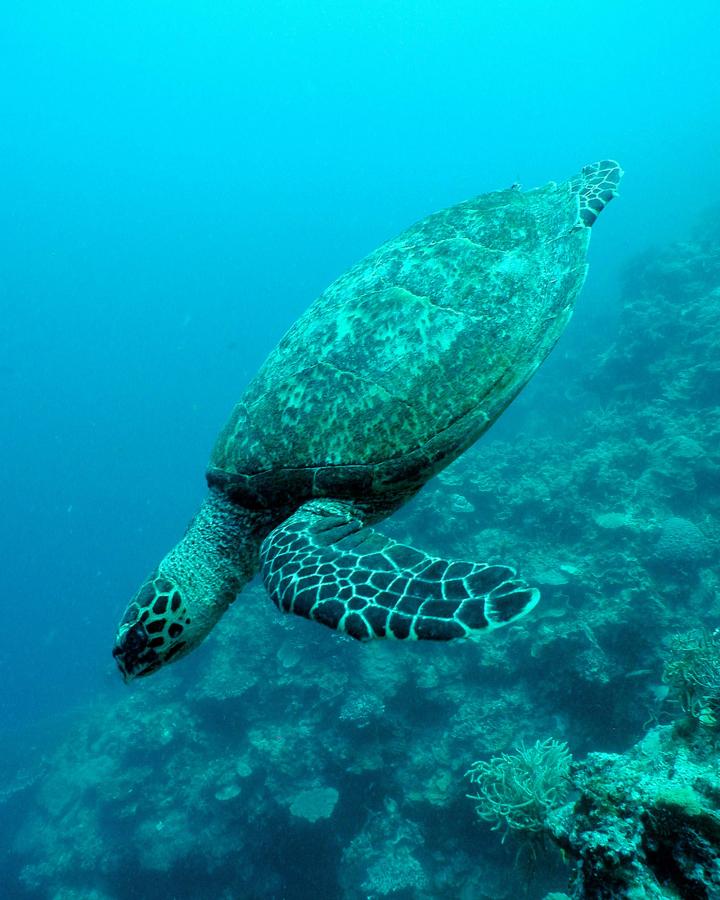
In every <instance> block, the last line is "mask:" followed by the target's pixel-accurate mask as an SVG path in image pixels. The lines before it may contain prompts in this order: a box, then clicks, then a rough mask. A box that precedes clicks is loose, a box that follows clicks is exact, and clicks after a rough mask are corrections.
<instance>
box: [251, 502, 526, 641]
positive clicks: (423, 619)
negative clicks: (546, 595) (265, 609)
mask: <svg viewBox="0 0 720 900" xmlns="http://www.w3.org/2000/svg"><path fill="white" fill-rule="evenodd" d="M260 562H261V567H262V576H263V580H264V582H265V587H266V588H267V590H268V593H269V594H270V596H271V597H272V599H273V602H274V603H275V604H276V606H278V608H279V609H281V610H283V611H284V612H293V613H296V614H297V615H300V616H304V617H305V618H307V619H313V620H314V621H316V622H321V623H322V624H323V625H327V626H328V627H330V628H335V629H337V630H338V631H343V632H345V633H346V634H349V635H350V636H351V637H354V638H357V639H358V640H361V641H366V640H370V639H371V638H375V637H378V638H379V637H387V638H397V639H400V640H402V639H405V638H408V639H411V640H418V639H420V640H436V641H448V640H452V639H453V638H462V637H472V636H474V635H476V634H477V633H478V632H480V631H484V630H486V629H492V628H498V627H499V626H501V625H506V624H508V623H509V622H513V621H515V620H516V619H519V618H520V617H521V616H523V615H525V614H526V613H528V612H530V610H531V609H532V608H533V607H534V606H535V604H536V603H537V602H538V599H539V597H540V594H539V591H538V590H537V589H535V588H529V587H528V586H527V585H526V584H525V582H524V581H522V580H521V579H519V578H518V577H517V576H516V574H515V571H514V569H511V568H510V567H509V566H495V565H487V564H485V563H472V562H460V561H457V560H446V559H439V558H437V557H434V556H429V555H428V554H426V553H422V552H421V551H419V550H415V549H413V548H412V547H408V546H406V545H404V544H400V543H398V542H397V541H394V540H392V539H391V538H387V537H385V536H384V535H381V534H379V533H378V532H377V531H374V530H373V529H371V528H364V527H363V523H362V521H361V520H360V519H359V518H358V517H357V514H356V513H355V512H354V510H353V509H352V507H351V506H350V505H349V504H346V503H340V502H336V501H328V500H322V501H312V502H310V503H306V504H305V505H304V506H301V507H300V508H299V509H298V510H297V512H295V513H294V514H293V515H292V516H290V518H289V519H286V520H285V521H284V522H283V523H282V524H281V525H280V526H278V527H277V528H276V529H275V530H274V531H273V532H271V533H270V534H269V535H268V537H267V538H266V539H265V541H264V543H263V545H262V549H261V552H260Z"/></svg>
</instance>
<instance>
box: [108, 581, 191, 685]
mask: <svg viewBox="0 0 720 900" xmlns="http://www.w3.org/2000/svg"><path fill="white" fill-rule="evenodd" d="M199 624H200V623H198V625H199ZM208 630H209V629H203V628H202V627H200V628H198V627H197V626H196V627H193V619H192V615H191V613H190V612H189V611H188V609H187V603H186V602H185V601H184V600H183V597H182V594H181V592H180V590H179V589H178V586H177V585H176V584H175V583H173V581H172V580H170V579H169V578H167V577H166V576H164V575H160V574H159V573H157V572H154V573H153V574H152V575H151V576H150V578H148V580H147V581H146V582H145V583H144V584H143V585H142V587H141V588H140V590H139V591H138V592H137V594H136V595H135V596H134V597H133V599H132V600H131V601H130V603H129V604H128V607H127V609H126V610H125V615H124V616H123V618H122V621H121V622H120V625H119V627H118V631H117V636H116V638H115V647H114V648H113V656H114V657H115V662H116V663H117V665H118V668H119V669H120V672H121V674H122V676H123V678H124V679H125V681H130V680H132V679H133V678H138V677H142V676H143V675H150V674H151V673H152V672H155V671H157V669H159V668H160V667H161V666H164V665H165V664H166V663H169V662H171V661H172V660H175V659H179V658H180V657H181V656H184V655H185V654H186V653H188V652H189V651H190V650H192V649H193V647H195V646H196V645H197V644H199V643H200V641H201V640H202V639H203V638H204V637H205V634H207V631H208Z"/></svg>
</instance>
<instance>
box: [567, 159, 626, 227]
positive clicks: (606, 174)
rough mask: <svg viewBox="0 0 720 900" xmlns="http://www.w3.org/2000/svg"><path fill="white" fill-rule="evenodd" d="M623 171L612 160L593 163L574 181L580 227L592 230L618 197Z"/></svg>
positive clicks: (572, 183)
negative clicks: (602, 213) (578, 206)
mask: <svg viewBox="0 0 720 900" xmlns="http://www.w3.org/2000/svg"><path fill="white" fill-rule="evenodd" d="M622 175H623V171H622V169H621V168H620V166H619V165H618V164H617V163H616V162H615V161H614V160H612V159H604V160H603V161H602V162H596V163H593V164H592V165H590V166H585V168H584V169H583V170H582V171H581V172H580V174H579V175H577V176H576V177H575V178H573V179H572V181H571V185H572V186H573V188H574V189H575V190H577V191H578V193H579V197H578V199H579V201H580V221H578V227H582V226H584V227H586V228H590V227H592V225H594V224H595V220H596V219H597V217H598V216H599V215H600V213H601V212H602V211H603V210H604V209H605V207H606V206H607V205H608V203H609V202H610V201H611V200H612V199H613V197H617V194H618V185H619V184H620V179H621V178H622Z"/></svg>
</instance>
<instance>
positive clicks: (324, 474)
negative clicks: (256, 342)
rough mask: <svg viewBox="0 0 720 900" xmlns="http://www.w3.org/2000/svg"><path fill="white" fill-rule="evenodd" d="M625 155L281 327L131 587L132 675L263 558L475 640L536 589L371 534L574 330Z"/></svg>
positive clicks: (312, 589) (340, 624)
mask: <svg viewBox="0 0 720 900" xmlns="http://www.w3.org/2000/svg"><path fill="white" fill-rule="evenodd" d="M621 175H622V171H621V169H620V167H619V166H618V164H617V163H615V162H613V161H608V160H605V161H603V162H598V163H595V164H593V165H589V166H586V167H585V168H583V169H582V171H581V172H580V173H579V174H578V175H576V176H575V177H573V178H570V179H569V180H568V181H565V182H562V183H560V184H556V183H554V182H550V183H549V184H547V185H545V186H544V187H541V188H537V189H535V190H531V191H522V190H519V189H518V188H517V186H513V188H511V189H508V190H504V191H498V192H494V193H489V194H483V195H481V196H479V197H476V198H475V199H473V200H468V201H467V202H465V203H460V204H458V205H456V206H452V207H450V208H449V209H445V210H443V211H441V212H437V213H434V214H433V215H430V216H428V217H427V218H425V219H423V220H422V221H420V222H418V223H417V224H415V225H413V226H412V227H411V228H409V229H408V230H407V231H405V232H403V233H402V234H401V235H400V236H399V237H397V238H395V239H394V240H391V241H388V243H386V244H384V245H383V246H381V247H380V248H379V249H378V250H376V251H375V252H374V253H371V254H370V255H369V256H367V257H366V258H365V259H364V260H363V261H362V262H359V263H358V264H357V265H355V266H354V267H353V268H351V269H350V270H349V271H348V272H347V273H346V274H344V275H342V276H341V277H340V278H338V279H337V281H335V282H334V283H333V284H332V285H331V286H330V287H329V288H328V289H327V290H326V291H325V292H324V293H323V294H321V295H320V297H318V299H317V300H315V302H314V303H313V304H312V305H311V306H310V307H309V309H308V310H307V311H306V312H305V313H304V315H302V316H301V318H300V319H299V320H298V321H297V322H296V323H295V324H294V325H293V326H292V327H291V328H290V330H289V331H288V333H287V334H286V335H285V337H283V338H282V340H281V341H280V343H279V345H278V346H277V348H276V349H275V350H274V351H273V352H272V353H271V354H270V356H269V357H268V359H267V360H266V362H265V363H264V365H263V366H262V368H261V369H260V371H259V372H258V374H257V375H256V377H255V378H254V380H253V381H252V382H251V384H250V386H249V387H248V389H247V390H246V392H245V394H244V395H243V397H242V398H241V399H240V401H239V403H238V404H237V406H236V407H235V409H234V410H233V412H232V414H231V416H230V419H229V421H228V422H227V424H226V426H225V428H224V429H223V431H222V432H221V434H220V436H219V438H218V440H217V443H216V445H215V448H214V450H213V453H212V457H211V460H210V465H209V468H208V471H207V481H208V485H209V494H208V497H207V499H206V500H205V502H204V503H203V505H202V506H201V508H200V510H199V512H198V513H197V515H196V516H195V518H194V519H193V520H192V522H191V523H190V525H189V527H188V529H187V532H186V533H185V536H184V537H183V538H182V540H181V541H180V542H179V543H178V544H177V545H176V546H175V547H174V548H173V549H172V550H171V551H170V552H169V553H168V554H167V555H166V556H165V558H164V559H163V560H162V561H161V562H160V564H159V565H158V567H157V569H156V570H155V571H154V572H153V573H152V574H151V575H150V576H149V577H148V578H147V580H146V581H145V582H144V583H143V585H142V586H141V588H140V590H139V591H138V592H137V594H136V595H135V597H134V598H133V599H132V600H131V601H130V603H129V605H128V607H127V610H126V612H125V614H124V616H123V618H122V621H121V622H120V626H119V628H118V632H117V637H116V640H115V647H114V650H113V655H114V657H115V659H116V661H117V664H118V666H119V668H120V671H121V673H122V675H123V677H124V678H125V679H126V680H129V679H131V678H133V677H136V676H142V675H149V674H150V673H151V672H154V671H155V670H157V669H159V668H160V667H161V666H162V665H164V664H165V663H168V662H170V661H171V660H176V659H178V658H180V657H181V656H184V655H185V654H187V653H188V652H189V651H190V650H192V649H193V648H194V647H196V646H197V645H198V644H199V643H200V642H201V641H202V640H203V639H204V638H205V636H206V635H207V634H208V633H209V632H210V630H211V629H212V627H213V626H214V625H215V623H216V622H217V621H218V620H219V619H220V617H221V616H222V614H223V613H224V612H225V610H226V609H227V608H228V607H229V606H230V604H231V603H232V602H233V600H234V599H235V597H236V596H237V594H238V593H239V592H240V591H241V589H242V588H243V586H244V585H245V584H246V583H247V582H248V581H249V580H250V578H252V576H253V575H255V573H256V572H258V570H259V571H260V572H261V573H262V578H263V580H264V583H265V587H266V589H267V591H268V593H269V594H270V596H271V598H272V599H273V601H274V602H275V604H276V605H277V606H278V607H279V608H280V609H281V610H283V611H285V612H292V613H296V614H297V615H300V616H304V617H306V618H308V619H312V620H314V621H316V622H321V623H322V624H324V625H327V626H329V627H330V628H334V629H336V630H338V631H340V632H344V633H345V634H347V635H350V636H352V637H354V638H358V639H359V640H362V641H364V640H369V639H371V638H395V639H400V640H402V639H429V640H450V639H453V638H462V637H473V636H476V635H478V634H479V633H481V632H483V631H485V630H488V629H492V628H496V627H498V626H500V625H505V624H507V623H509V622H513V621H515V620H517V619H518V618H519V617H521V616H523V615H525V614H526V613H528V612H529V611H530V610H531V609H532V608H533V607H534V606H535V604H536V603H537V601H538V598H539V593H538V591H537V589H535V588H532V587H529V586H528V585H527V584H526V583H525V582H524V581H523V580H522V579H521V578H520V577H518V576H517V575H516V573H515V571H514V570H513V569H512V568H510V567H509V566H505V565H488V564H486V563H482V562H474V561H468V562H466V561H460V560H447V559H440V558H437V557H433V556H430V555H428V554H426V553H423V552H422V551H421V550H417V549H414V548H412V547H409V546H406V545H404V544H401V543H398V542H396V541H394V540H391V539H389V538H387V537H385V536H383V535H382V534H381V533H380V532H378V531H376V530H374V528H373V527H372V526H374V525H375V524H376V523H377V522H379V521H381V520H382V519H385V518H386V517H387V516H390V515H391V514H392V513H393V512H394V511H395V510H397V509H398V508H399V507H401V506H402V505H403V504H404V503H406V502H407V501H408V500H409V499H410V498H411V497H412V496H413V495H414V494H416V493H417V491H418V490H419V489H420V488H421V487H422V486H423V485H424V484H425V483H426V482H427V481H428V479H430V478H431V477H432V476H433V475H435V474H436V473H437V472H438V471H439V470H440V469H442V468H443V467H444V466H447V465H448V463H450V462H451V461H452V460H454V459H455V458H456V457H457V456H459V455H460V454H461V453H463V452H464V451H465V450H466V449H467V448H468V447H469V446H470V445H471V444H473V443H474V442H475V441H476V440H477V439H478V438H479V437H480V435H482V434H483V432H484V431H486V429H487V428H488V427H489V426H490V425H491V424H492V423H493V422H494V421H495V420H496V419H497V418H498V416H499V415H500V414H501V413H502V411H503V410H504V409H505V408H506V407H507V405H508V404H509V403H510V402H511V401H512V399H513V398H514V397H515V396H516V395H517V393H518V392H519V391H520V390H521V389H522V388H523V386H524V385H525V384H526V383H527V381H528V379H529V378H530V377H531V375H532V374H533V373H534V372H535V370H536V369H537V368H538V366H539V365H540V363H541V362H542V361H543V360H544V359H545V357H546V356H547V354H548V353H549V352H550V350H551V349H552V347H553V346H554V344H555V342H556V341H557V339H558V338H559V336H560V334H561V333H562V331H563V329H564V328H565V326H566V324H567V322H568V320H569V318H570V314H571V312H572V308H573V304H574V301H575V298H576V296H577V294H578V291H579V290H580V288H581V286H582V284H583V281H584V279H585V274H586V270H587V265H586V261H585V259H586V251H587V247H588V242H589V240H590V227H591V226H592V225H593V223H594V222H595V219H596V218H597V216H598V214H599V213H600V212H601V210H602V209H603V208H604V207H605V205H606V204H607V203H608V202H609V201H610V200H611V199H612V198H613V197H614V196H615V195H616V193H617V187H618V183H619V181H620V177H621Z"/></svg>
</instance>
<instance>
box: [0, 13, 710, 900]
mask: <svg viewBox="0 0 720 900" xmlns="http://www.w3.org/2000/svg"><path fill="white" fill-rule="evenodd" d="M719 28H720V11H718V7H717V5H716V4H714V3H710V2H695V3H694V2H689V3H686V4H675V3H667V2H658V3H648V4H626V3H620V2H605V3H603V4H597V3H586V2H575V3H571V2H566V0H563V2H558V3H553V4H548V3H539V2H537V3H535V2H523V3H520V2H515V3H512V2H508V3H500V2H489V3H484V4H479V3H471V2H454V0H447V2H442V3H441V2H431V0H415V2H410V0H399V2H389V0H386V2H381V0H367V2H361V3H360V2H358V3H349V2H335V3H330V2H328V3H319V2H314V0H307V2H303V3H301V2H296V0H287V2H277V0H268V2H265V3H263V4H250V3H244V2H220V0H218V2H208V3H199V2H176V3H168V2H159V0H147V2H143V3H139V2H126V3H123V4H120V3H117V2H107V0H99V2H93V3H89V2H77V3H66V4H56V3H50V2H47V0H45V2H33V0H28V2H24V3H22V4H15V3H11V4H6V5H5V6H4V7H3V8H2V10H0V202H1V206H0V239H1V240H0V311H1V312H2V316H1V317H0V436H1V438H2V444H1V445H0V483H1V487H2V502H3V508H2V514H1V515H0V547H1V548H2V550H1V551H0V558H1V559H2V563H3V596H2V600H0V609H1V610H2V625H3V628H2V641H0V684H1V685H2V691H0V897H1V898H53V900H70V898H86V900H90V898H92V900H130V898H154V897H158V898H165V897H167V898H274V900H283V898H284V900H291V898H292V900H296V898H297V900H305V898H343V900H345V898H347V900H361V898H372V900H377V898H384V897H389V898H394V900H416V898H418V900H427V898H459V900H486V898H487V900H490V898H493V900H501V898H514V897H529V898H545V897H555V898H557V897H560V896H562V895H563V893H564V894H566V895H567V896H570V897H574V898H579V897H631V896H640V897H645V896H647V897H699V898H713V897H720V770H718V765H717V762H718V745H717V741H718V738H720V638H719V637H718V635H717V634H715V633H714V629H715V628H716V627H717V626H718V614H719V613H720V575H719V574H718V567H719V565H720V547H719V540H720V353H719V352H718V348H719V347H720V166H719V165H718V163H719V162H720V124H718V110H720V79H719V78H718V77H717V61H716V58H717V42H716V35H717V33H718V29H719ZM606 157H611V158H616V159H618V160H619V162H620V164H621V165H622V167H623V168H624V170H625V178H624V180H623V183H622V185H621V194H620V197H619V199H618V200H616V201H615V202H614V203H613V204H611V206H610V207H609V209H608V210H607V211H606V212H605V213H604V214H603V216H602V217H601V219H600V220H599V222H598V224H597V225H596V226H595V228H594V229H593V237H592V242H591V248H590V257H589V261H590V271H589V276H588V279H587V282H586V285H585V288H584V289H583V292H582V295H581V297H580V298H579V301H578V305H577V310H576V313H575V316H574V318H573V320H572V321H571V324H570V326H569V328H568V330H567V332H566V334H565V335H564V336H563V338H562V339H561V341H560V343H559V344H558V346H557V348H556V349H555V351H554V352H553V354H552V355H551V357H550V358H549V359H548V361H547V363H546V364H545V365H544V366H543V367H542V369H541V370H540V371H539V373H538V374H537V375H536V377H535V378H534V379H533V381H532V382H531V383H530V385H529V386H528V387H527V389H526V390H525V391H524V392H523V394H522V395H521V396H520V397H519V398H518V400H517V401H516V402H515V403H514V404H513V406H512V407H511V408H510V409H509V410H508V411H507V412H506V413H505V414H504V416H503V417H502V419H501V420H500V421H499V422H498V423H497V424H496V425H495V426H494V427H493V429H492V431H491V432H490V433H489V434H488V435H486V436H485V437H484V438H483V439H482V441H481V442H480V443H479V444H478V445H476V446H475V447H474V448H472V449H471V450H470V451H469V452H468V453H466V454H465V455H464V456H463V457H462V458H461V459H460V460H458V461H457V462H456V463H455V464H453V465H452V466H451V467H450V468H448V469H447V470H446V471H445V472H444V473H442V474H441V475H440V477H439V478H437V479H435V480H434V481H432V482H431V483H430V484H428V486H427V487H426V488H425V489H424V490H423V491H422V492H421V494H420V495H419V496H418V497H417V498H416V499H415V500H414V501H413V502H412V503H411V504H409V505H408V506H407V507H406V508H404V509H403V510H402V511H401V512H400V513H398V514H397V515H396V516H395V517H394V518H393V520H392V523H388V526H387V528H388V530H389V531H392V533H393V535H394V536H396V537H400V538H402V539H403V540H407V541H409V542H411V543H415V544H417V545H418V546H422V547H423V549H425V550H428V551H430V552H435V553H438V554H444V555H448V556H453V557H457V558H465V559H478V560H486V561H502V562H506V563H509V564H511V565H515V566H517V568H518V569H519V571H521V573H522V574H523V576H524V577H526V578H527V580H528V581H529V582H530V583H531V584H536V585H538V586H539V587H540V588H541V590H542V600H541V604H540V605H539V606H538V607H537V609H536V610H535V612H534V613H533V614H532V615H531V616H529V617H527V618H526V619H523V620H522V621H521V622H520V623H518V624H517V625H514V626H511V627H510V628H508V629H505V630H503V631H501V632H498V633H495V634H492V635H490V636H489V637H488V638H487V639H486V640H483V641H482V642H480V643H472V644H470V643H468V644H459V645H439V646H426V645H417V644H416V645H411V646H402V645H395V644H393V645H382V644H377V645H373V646H364V645H359V644H356V643H355V642H353V641H350V640H347V639H343V638H341V637H339V636H338V635H336V634H334V633H332V632H330V631H328V630H326V629H321V628H318V627H317V626H315V625H314V624H312V623H309V622H306V621H301V620H297V621H296V620H292V621H291V620H290V618H289V617H283V616H281V615H280V614H279V613H278V612H277V610H276V609H275V607H274V606H273V605H272V603H271V602H270V601H269V600H268V598H267V596H266V594H265V592H264V590H263V589H262V587H261V586H260V585H259V584H258V583H257V582H254V583H253V585H252V586H250V587H249V588H248V589H246V591H245V592H244V593H243V594H242V596H241V597H240V598H239V599H238V601H237V602H236V604H235V606H234V607H233V608H232V609H231V610H230V612H229V613H228V615H227V616H226V617H225V619H224V620H223V621H222V622H221V624H220V625H219V626H218V627H217V628H216V629H215V631H214V632H213V634H212V636H211V637H210V638H209V639H208V641H207V643H206V644H205V645H203V646H202V647H201V648H200V649H199V650H198V651H197V652H195V653H194V654H192V655H191V656H190V657H189V658H188V659H186V660H183V661H182V662H180V663H179V664H178V665H177V666H171V667H169V668H168V669H164V670H162V671H161V672H159V673H157V674H156V675H154V676H153V677H152V678H151V679H148V680H141V681H138V682H135V683H133V684H131V685H129V686H125V685H123V684H122V682H121V679H120V678H119V676H118V673H117V670H116V668H115V665H114V663H113V660H112V658H111V656H110V651H111V649H112V642H113V638H114V633H115V627H116V624H117V621H118V620H119V618H120V616H121V615H122V612H123V610H124V608H125V605H126V603H127V601H128V599H129V598H130V597H131V596H132V594H133V593H134V591H135V590H136V589H137V586H138V584H139V583H140V581H141V579H142V578H143V577H144V576H145V575H146V574H147V572H148V571H150V570H151V569H152V567H153V566H154V565H155V564H156V563H157V561H158V560H159V559H160V558H161V557H162V555H163V554H164V553H165V552H166V551H167V550H168V549H169V548H170V547H171V546H172V545H173V544H174V543H175V541H176V540H177V539H178V538H179V537H180V536H181V534H182V532H183V529H184V527H185V525H186V523H187V521H188V520H189V519H190V518H191V516H192V515H193V514H194V512H195V510H196V508H197V506H198V505H199V503H200V502H201V500H202V498H203V497H204V494H205V490H206V488H205V482H204V467H205V465H206V462H207V459H208V456H209V453H210V449H211V447H212V445H213V442H214V439H215V436H216V434H217V432H218V431H219V429H220V427H221V426H222V425H223V423H224V421H225V419H226V417H227V415H228V414H229V412H230V410H231V408H232V406H233V404H234V403H235V401H236V400H237V399H238V398H239V396H240V394H241V392H242V390H243V389H244V387H245V386H246V384H247V383H248V381H249V379H250V378H251V377H252V375H253V374H254V372H255V371H256V370H257V368H258V366H259V365H260V364H261V363H262V361H263V359H264V358H265V356H266V355H267V353H268V352H269V351H270V350H271V349H272V348H273V346H274V345H275V344H276V342H277V341H278V340H279V338H280V337H281V336H282V334H283V332H284V331H285V330H286V329H287V328H288V327H289V325H290V324H291V323H292V322H293V320H294V319H295V318H296V317H297V316H298V315H299V314H300V313H301V312H302V311H303V310H304V309H305V307H306V306H307V305H308V304H309V303H310V302H311V300H312V299H313V298H314V297H315V296H316V295H317V294H318V293H319V292H320V291H321V290H322V289H323V288H324V287H325V286H326V285H327V284H329V283H330V282H331V281H332V280H333V279H334V278H335V277H337V276H338V275H339V274H341V273H342V272H343V271H344V270H345V269H346V268H347V267H348V266H350V265H351V264H352V263H354V262H355V261H357V260H359V259H360V258H362V257H363V256H364V255H365V254H366V253H368V252H369V251H370V250H372V249H374V248H375V247H376V246H378V245H379V244H380V243H381V242H383V241H384V240H386V239H388V238H390V237H393V236H394V235H395V234H397V233H398V232H400V231H401V230H402V229H403V228H405V227H406V226H408V225H409V224H411V223H412V222H413V221H415V220H417V219H419V218H421V217H423V216H425V215H427V214H429V213H430V212H433V211H435V210H437V209H440V208H442V207H444V206H447V205H450V204H453V203H456V202H459V201H461V200H464V199H467V198H468V197H471V196H473V195H475V194H478V193H482V192H485V191H491V190H496V189H501V188H507V187H509V186H510V185H512V184H516V183H520V184H522V186H523V187H524V188H531V187H535V186H539V185H542V184H544V183H546V182H547V181H549V180H557V181H559V180H563V179H565V178H567V177H569V176H571V175H572V174H574V173H575V172H576V171H578V170H579V169H580V168H581V167H582V166H583V165H584V164H586V163H590V162H593V161H595V160H597V159H603V158H606ZM502 754H504V755H502ZM468 772H469V773H470V774H469V775H468V774H467V773H468ZM467 795H472V797H474V798H476V799H470V798H469V797H468V796H467Z"/></svg>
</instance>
